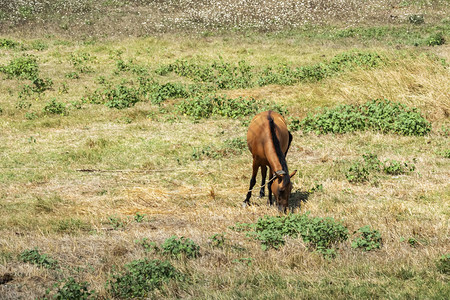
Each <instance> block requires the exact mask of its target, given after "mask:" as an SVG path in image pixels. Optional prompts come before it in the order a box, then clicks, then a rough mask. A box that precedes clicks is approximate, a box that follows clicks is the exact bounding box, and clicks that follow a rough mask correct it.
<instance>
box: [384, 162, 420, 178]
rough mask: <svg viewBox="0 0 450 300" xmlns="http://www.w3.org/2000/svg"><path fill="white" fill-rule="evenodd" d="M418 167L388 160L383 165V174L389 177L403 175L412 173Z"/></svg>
mask: <svg viewBox="0 0 450 300" xmlns="http://www.w3.org/2000/svg"><path fill="white" fill-rule="evenodd" d="M415 169H416V166H415V165H413V164H411V163H406V162H400V161H397V160H393V159H390V160H386V161H385V162H384V165H383V172H384V173H386V174H389V175H401V174H407V173H411V172H413V171H414V170H415Z"/></svg>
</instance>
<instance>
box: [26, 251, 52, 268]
mask: <svg viewBox="0 0 450 300" xmlns="http://www.w3.org/2000/svg"><path fill="white" fill-rule="evenodd" d="M18 259H19V260H20V261H22V262H26V263H30V264H34V265H38V266H40V267H44V268H47V269H55V268H56V267H58V261H57V260H56V259H54V258H52V257H51V256H49V255H48V254H45V253H44V254H41V253H40V252H39V249H38V248H34V249H30V250H24V251H23V252H22V253H20V254H19V257H18Z"/></svg>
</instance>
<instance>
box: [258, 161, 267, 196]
mask: <svg viewBox="0 0 450 300" xmlns="http://www.w3.org/2000/svg"><path fill="white" fill-rule="evenodd" d="M266 175H267V166H261V176H262V180H261V190H260V191H259V198H262V197H264V194H265V193H264V184H266Z"/></svg>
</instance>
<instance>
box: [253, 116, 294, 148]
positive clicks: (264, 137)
mask: <svg viewBox="0 0 450 300" xmlns="http://www.w3.org/2000/svg"><path fill="white" fill-rule="evenodd" d="M269 113H270V116H271V117H272V119H273V122H274V124H275V129H276V130H275V131H276V134H277V138H278V140H279V142H280V145H281V148H282V149H283V152H284V151H286V149H287V147H288V143H289V132H288V129H287V125H286V121H285V119H284V118H283V116H282V115H280V114H279V113H277V112H274V111H265V112H262V113H259V114H257V115H256V116H255V117H253V119H252V121H251V122H250V125H249V127H248V131H247V144H248V148H249V150H250V152H252V154H253V155H254V156H255V155H256V156H263V154H262V153H263V152H264V150H263V149H264V146H265V144H266V143H267V142H269V141H271V134H270V127H269V126H270V125H269V119H268V117H269Z"/></svg>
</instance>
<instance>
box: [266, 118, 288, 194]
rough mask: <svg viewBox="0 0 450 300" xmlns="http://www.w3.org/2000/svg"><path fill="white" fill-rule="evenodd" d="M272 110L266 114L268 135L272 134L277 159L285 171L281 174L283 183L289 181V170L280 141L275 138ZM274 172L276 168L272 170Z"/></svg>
mask: <svg viewBox="0 0 450 300" xmlns="http://www.w3.org/2000/svg"><path fill="white" fill-rule="evenodd" d="M271 114H272V111H269V113H268V115H267V120H269V128H270V135H271V136H272V143H273V147H274V148H275V153H276V154H277V157H278V160H279V161H280V164H281V168H282V170H283V171H284V172H285V173H286V175H285V176H283V181H284V182H283V185H285V184H287V183H289V181H290V177H289V171H288V167H287V163H286V158H285V156H284V153H283V151H282V150H281V145H280V141H279V140H278V138H277V134H276V132H275V122H274V120H273V118H272V115H271ZM273 171H274V172H275V171H276V170H273Z"/></svg>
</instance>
